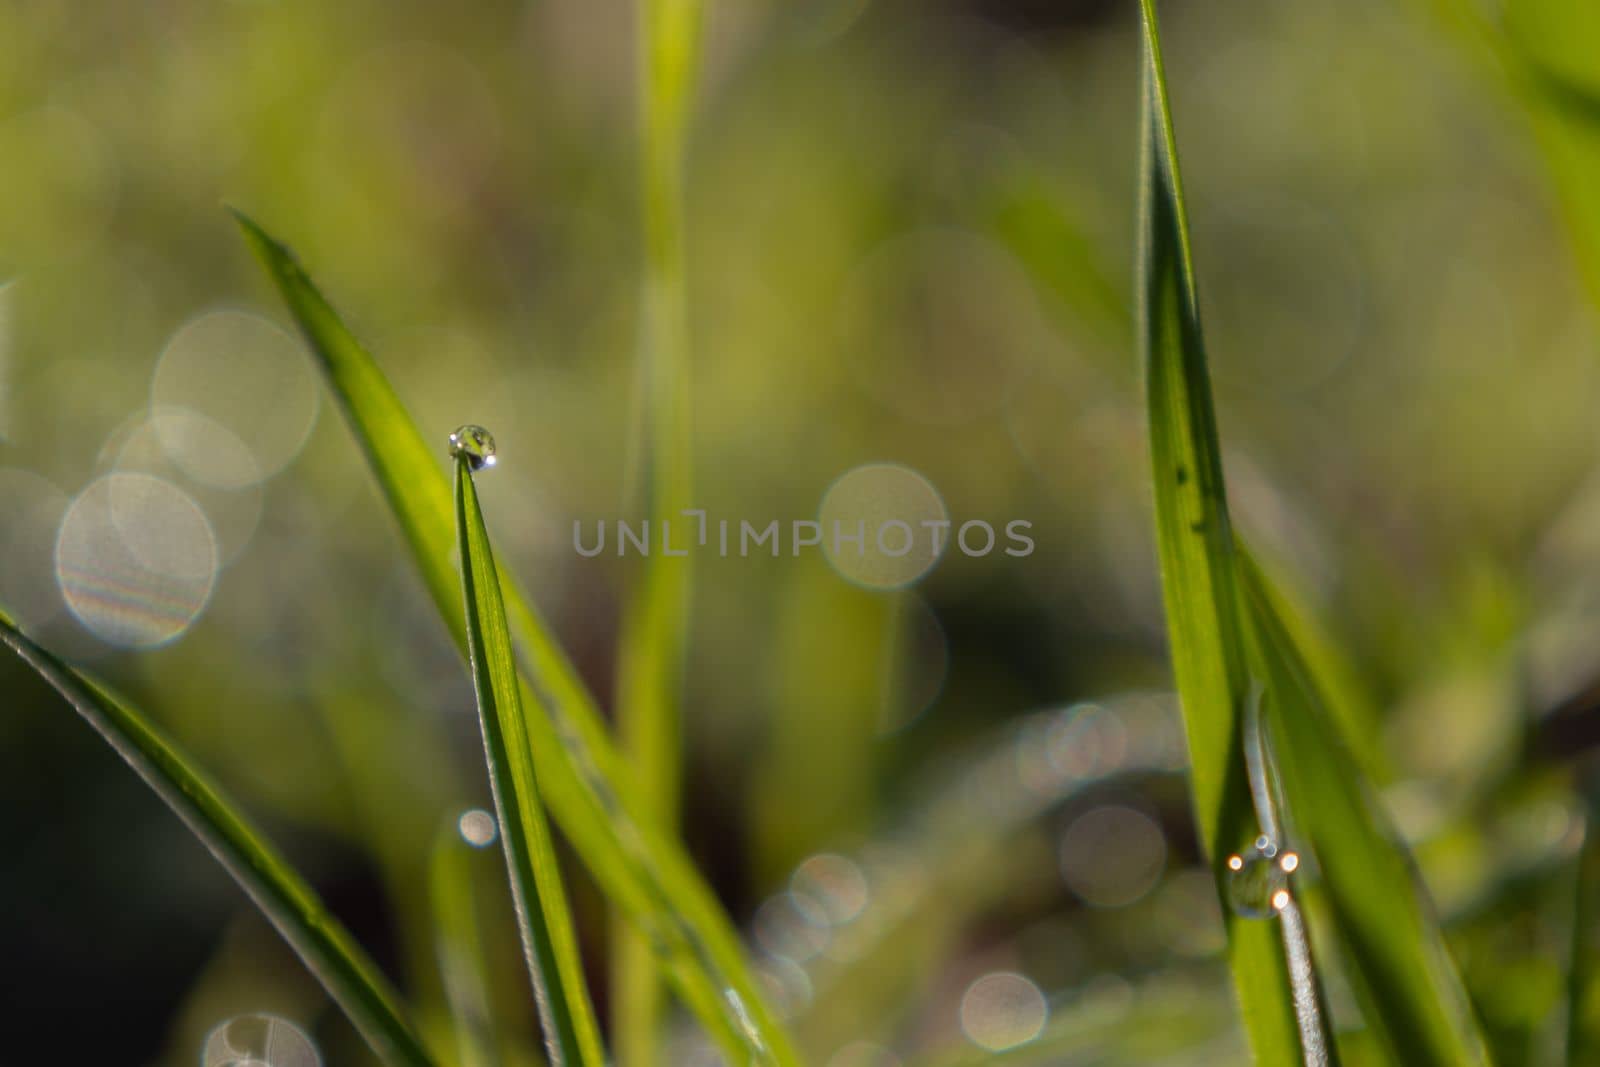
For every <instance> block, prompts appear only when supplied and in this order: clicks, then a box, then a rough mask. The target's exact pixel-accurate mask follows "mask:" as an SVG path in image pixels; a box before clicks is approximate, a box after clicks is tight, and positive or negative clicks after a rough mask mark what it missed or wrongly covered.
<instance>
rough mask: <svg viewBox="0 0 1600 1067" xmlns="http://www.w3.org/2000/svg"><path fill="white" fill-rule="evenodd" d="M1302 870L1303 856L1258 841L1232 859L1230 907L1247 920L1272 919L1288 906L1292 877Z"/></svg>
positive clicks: (1265, 840) (1230, 858)
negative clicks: (1290, 876)
mask: <svg viewBox="0 0 1600 1067" xmlns="http://www.w3.org/2000/svg"><path fill="white" fill-rule="evenodd" d="M1299 867H1300V857H1299V855H1297V854H1296V853H1294V852H1284V853H1281V854H1280V853H1279V851H1278V848H1277V846H1276V845H1274V844H1273V843H1272V842H1271V841H1269V840H1268V839H1267V838H1265V837H1261V838H1257V839H1256V843H1255V846H1254V847H1253V848H1251V849H1250V851H1249V852H1248V853H1245V854H1243V855H1241V854H1239V853H1234V854H1233V855H1231V856H1229V857H1228V905H1229V906H1230V907H1231V908H1233V910H1234V913H1235V914H1236V915H1242V916H1244V917H1245V918H1246V919H1267V918H1271V917H1272V916H1274V915H1276V914H1277V913H1278V912H1280V911H1282V910H1283V907H1284V905H1285V904H1287V903H1288V901H1289V875H1290V873H1291V872H1293V871H1295V870H1297V869H1299Z"/></svg>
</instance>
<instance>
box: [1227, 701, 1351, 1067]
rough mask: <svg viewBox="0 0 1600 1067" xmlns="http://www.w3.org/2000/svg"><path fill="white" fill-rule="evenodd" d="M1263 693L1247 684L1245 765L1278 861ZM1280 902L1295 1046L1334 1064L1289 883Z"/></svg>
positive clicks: (1278, 798)
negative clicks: (1295, 1026) (1296, 1038)
mask: <svg viewBox="0 0 1600 1067" xmlns="http://www.w3.org/2000/svg"><path fill="white" fill-rule="evenodd" d="M1263 696H1264V693H1263V692H1262V689H1261V686H1260V684H1259V683H1256V684H1253V685H1252V686H1251V692H1250V702H1249V704H1248V705H1247V707H1246V712H1245V722H1244V752H1245V765H1246V767H1247V769H1248V770H1249V772H1250V794H1251V796H1252V797H1254V799H1255V808H1256V822H1257V823H1258V824H1259V825H1260V827H1261V836H1262V837H1263V838H1265V839H1266V841H1267V843H1268V847H1269V849H1270V854H1269V859H1271V861H1272V862H1273V863H1275V864H1278V865H1280V866H1281V865H1282V864H1283V863H1284V862H1285V860H1286V859H1287V857H1288V856H1289V855H1291V854H1292V851H1291V850H1290V848H1289V842H1288V827H1290V826H1292V825H1293V820H1292V819H1290V818H1289V817H1288V814H1287V804H1286V803H1285V802H1284V794H1283V780H1282V777H1281V775H1280V773H1279V770H1278V759H1277V754H1276V752H1274V750H1273V747H1272V740H1271V737H1270V735H1269V731H1268V729H1267V724H1266V723H1265V722H1264V721H1263V719H1262V714H1261V703H1262V697H1263ZM1281 895H1282V899H1281V900H1276V899H1275V900H1273V901H1271V902H1270V903H1271V905H1272V907H1273V908H1274V910H1276V912H1277V920H1278V930H1279V932H1280V933H1281V934H1282V937H1283V955H1284V959H1285V960H1286V961H1287V962H1288V965H1289V985H1290V987H1291V989H1292V991H1293V997H1294V1014H1295V1019H1296V1021H1297V1022H1298V1024H1299V1026H1300V1049H1301V1052H1302V1054H1303V1055H1304V1057H1305V1064H1306V1067H1337V1065H1338V1063H1339V1049H1338V1046H1337V1045H1336V1044H1335V1043H1334V1040H1333V1034H1332V1032H1331V1031H1330V1030H1329V1029H1328V1022H1327V1020H1328V1012H1327V1008H1326V1004H1327V999H1326V998H1325V997H1324V996H1323V992H1322V982H1321V980H1320V979H1319V978H1318V975H1317V965H1316V957H1315V956H1314V955H1313V953H1312V951H1311V937H1310V934H1309V933H1307V930H1306V922H1305V918H1304V916H1302V915H1301V912H1300V904H1299V902H1298V900H1296V897H1295V891H1294V887H1293V886H1292V885H1286V886H1285V888H1284V889H1283V891H1282V894H1281Z"/></svg>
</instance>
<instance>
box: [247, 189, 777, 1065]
mask: <svg viewBox="0 0 1600 1067" xmlns="http://www.w3.org/2000/svg"><path fill="white" fill-rule="evenodd" d="M235 215H236V217H237V218H238V220H239V224H240V226H241V227H242V229H243V230H244V233H245V237H246V239H247V240H248V241H249V243H250V245H251V247H252V248H253V250H254V251H255V253H256V255H257V257H258V258H259V259H260V260H261V263H262V265H263V266H264V267H265V268H266V271H267V273H268V275H269V276H270V277H271V279H272V280H273V282H274V284H275V285H276V286H277V288H278V290H279V292H280V293H281V294H282V296H283V298H284V300H285V302H286V303H287V304H288V306H289V309H290V311H291V312H292V314H293V315H294V318H295V320H296V322H297V323H298V324H299V326H300V329H301V331H302V333H303V334H304V335H305V337H306V339H307V341H308V342H309V344H310V347H311V350H312V352H313V353H314V354H315V355H316V357H317V358H318V360H319V362H320V363H321V365H322V367H323V370H324V372H325V374H326V375H327V378H328V381H329V384H330V385H331V386H332V389H333V392H334V395H335V397H336V398H337V399H338V401H339V403H340V405H341V407H342V409H343V411H344V413H345V416H346V419H347V421H348V422H349V424H350V427H351V429H352V430H353V431H354V433H355V436H356V438H357V440H358V441H360V443H361V447H362V450H363V451H364V453H365V454H366V457H367V460H368V463H369V464H370V466H371V468H372V471H373V473H374V475H375V476H376V477H377V480H378V483H379V486H380V488H381V489H382V491H383V494H384V497H385V499H386V500H387V501H388V503H389V506H390V508H391V510H392V511H393V512H394V514H395V517H396V520H397V521H398V522H399V524H400V528H401V531H402V533H403V534H404V536H405V539H406V543H407V545H408V547H409V548H410V549H411V554H412V557H413V559H415V561H416V563H417V567H418V569H419V570H420V572H421V574H422V577H423V580H424V584H425V585H426V586H427V588H428V591H429V593H430V595H431V596H432V597H433V600H434V604H435V606H436V607H437V608H438V609H439V613H440V616H441V618H443V619H444V620H445V624H446V625H447V626H448V627H449V628H450V631H451V634H452V636H453V637H454V638H455V640H456V642H457V644H458V646H459V647H460V648H461V649H462V650H463V652H465V650H466V647H467V645H466V641H467V638H466V629H465V624H464V620H463V619H462V614H461V611H460V604H459V596H460V589H459V585H458V581H457V575H456V573H455V565H454V563H453V562H452V556H451V548H452V544H453V541H454V526H455V519H454V507H453V505H452V503H451V496H450V488H449V483H448V481H447V480H446V478H445V476H444V473H443V471H442V470H441V469H440V467H439V464H438V460H437V458H436V455H437V453H436V451H435V449H430V448H429V446H428V445H427V444H425V443H424V441H423V437H422V435H421V433H420V432H419V431H418V430H417V427H416V425H415V423H414V422H412V420H411V417H410V415H409V414H408V413H407V412H406V410H405V408H404V406H403V405H402V404H401V403H400V400H399V398H398V397H397V396H396V395H395V392H394V389H393V388H392V387H391V386H390V384H389V382H388V380H387V378H385V377H384V375H383V372H382V371H381V370H379V369H378V367H377V364H376V363H374V362H373V360H372V357H371V356H370V355H368V354H367V352H366V350H365V349H364V348H362V346H361V345H360V343H359V342H357V341H356V339H355V338H354V337H353V336H352V335H351V334H350V331H349V330H348V329H347V328H346V327H345V325H344V323H343V322H342V321H341V320H340V319H339V316H338V314H337V313H336V312H335V311H334V310H333V308H332V307H331V306H330V305H329V304H328V302H327V301H326V300H325V299H324V298H323V297H322V294H321V293H320V292H318V291H317V289H316V287H315V286H314V285H312V283H311V280H310V279H309V278H308V277H307V276H306V273H305V271H304V270H303V269H302V268H301V267H300V265H299V264H298V263H297V262H296V261H295V259H294V257H293V255H292V254H291V253H290V252H289V250H288V249H287V248H285V247H284V246H283V245H281V244H280V243H278V242H277V241H275V240H273V239H272V238H271V237H269V236H268V235H267V234H266V233H265V231H263V230H262V229H261V228H260V227H258V226H257V225H256V224H255V223H254V222H252V221H250V220H249V219H248V218H246V217H245V216H243V215H240V214H238V213H237V212H236V213H235ZM502 592H503V594H504V598H505V605H504V606H505V612H506V618H507V622H508V624H509V626H510V631H511V635H512V639H513V641H514V642H515V645H516V650H517V652H518V653H519V663H520V666H521V679H522V685H523V688H522V693H521V698H522V703H523V707H524V709H525V711H526V712H527V717H526V725H527V730H528V738H529V742H530V744H531V746H532V750H533V751H532V761H533V764H534V767H535V770H536V772H537V773H538V775H539V782H540V788H541V790H542V793H543V796H544V799H545V801H546V803H548V804H549V806H550V811H551V814H552V815H553V816H554V817H555V820H556V822H557V823H558V824H559V826H560V827H561V829H562V831H563V832H564V833H565V834H566V836H567V838H568V840H569V841H571V842H572V845H573V847H574V848H575V849H576V850H577V851H578V853H579V855H580V856H581V857H582V858H583V861H584V863H585V865H586V866H587V867H588V868H589V870H590V871H591V872H592V873H593V875H594V877H595V879H596V881H597V882H598V883H599V884H600V886H601V887H602V889H603V890H604V892H605V893H606V894H607V896H608V897H609V898H610V899H611V901H612V903H614V904H615V905H617V906H618V907H620V908H622V909H624V910H625V911H626V912H627V913H628V914H629V915H630V916H631V918H632V919H633V922H634V924H635V925H637V926H638V927H640V928H641V929H642V930H645V931H647V932H648V935H649V938H650V942H651V945H652V947H653V948H654V949H655V951H656V953H657V958H658V960H659V961H660V962H661V964H662V965H663V966H665V967H666V968H667V969H668V974H669V977H670V979H671V981H672V983H673V987H674V989H675V990H676V992H677V993H678V995H679V997H680V998H682V1000H683V1002H684V1003H685V1005H687V1006H688V1007H689V1009H690V1011H692V1012H693V1013H694V1014H695V1015H696V1016H697V1017H698V1018H699V1020H700V1022H701V1023H702V1025H704V1026H705V1027H706V1028H707V1030H708V1031H709V1032H710V1033H711V1034H712V1036H713V1037H714V1038H716V1040H717V1041H718V1043H719V1044H720V1045H721V1046H722V1047H723V1049H724V1050H725V1051H727V1052H728V1053H729V1054H730V1056H731V1057H732V1059H733V1060H734V1061H735V1062H740V1063H745V1062H755V1063H762V1064H765V1063H773V1064H779V1065H786V1064H793V1063H796V1062H798V1061H797V1059H796V1055H795V1052H794V1050H793V1048H792V1046H791V1043H790V1040H789V1037H788V1035H787V1034H786V1033H785V1032H784V1031H783V1029H782V1028H781V1027H780V1026H779V1025H778V1024H777V1021H776V1019H775V1017H774V1016H773V1014H772V1011H771V1009H770V1008H769V1007H768V1006H767V1004H766V1000H765V997H764V996H763V995H762V993H761V991H760V989H759V987H758V986H757V984H756V982H755V980H754V977H753V975H752V974H751V972H750V968H749V966H748V964H747V962H746V960H745V957H744V950H743V946H742V945H741V943H740V941H739V938H738V936H737V934H736V933H735V932H734V930H733V928H732V926H731V925H730V924H729V922H728V918H727V916H726V914H724V913H723V911H722V909H721V907H720V906H719V905H718V903H717V901H716V898H715V897H714V896H713V895H712V893H711V891H710V889H709V888H708V887H707V886H706V884H705V882H704V881H703V880H702V879H701V878H700V876H699V873H698V872H697V871H696V870H695V869H694V866H693V864H692V863H691V862H690V861H689V859H688V857H687V856H686V855H685V854H684V852H683V850H682V848H681V847H679V846H678V845H677V844H676V843H675V842H673V841H672V840H671V839H669V838H668V837H666V836H665V835H663V834H662V833H661V832H660V831H659V830H658V829H657V828H656V827H654V826H653V825H652V823H651V820H649V819H648V818H647V817H645V811H646V809H645V807H644V805H643V804H642V802H641V800H640V798H639V797H638V796H637V793H636V789H635V785H634V783H633V782H632V780H631V777H630V774H629V771H628V769H627V767H626V766H625V764H624V763H623V761H622V759H621V757H620V756H619V754H618V752H617V750H616V748H615V747H614V745H613V744H612V742H611V738H610V737H609V735H608V734H607V732H606V728H605V726H604V723H603V721H602V720H601V717H600V713H599V711H598V710H597V709H596V707H595V704H594V701H593V699H592V698H591V697H590V695H589V693H588V692H587V690H586V689H585V688H584V686H583V684H582V682H581V681H580V680H579V678H578V675H577V672H576V671H575V670H574V669H573V667H572V664H571V663H570V661H569V660H568V659H567V657H566V655H565V654H564V653H563V652H562V651H561V648H560V646H559V645H557V643H556V642H555V640H554V638H552V637H551V636H550V632H549V630H548V628H547V627H546V626H545V625H544V623H543V622H542V620H540V619H539V617H538V615H537V614H536V613H535V612H534V610H533V609H532V607H530V606H529V604H528V603H527V601H526V600H524V599H523V598H522V597H521V596H520V595H519V593H518V592H517V590H516V587H515V586H514V585H511V584H509V583H503V585H502Z"/></svg>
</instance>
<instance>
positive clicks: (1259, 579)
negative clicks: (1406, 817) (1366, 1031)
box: [1236, 549, 1489, 1067]
mask: <svg viewBox="0 0 1600 1067" xmlns="http://www.w3.org/2000/svg"><path fill="white" fill-rule="evenodd" d="M1236 558H1237V560H1238V572H1239V575H1240V585H1241V589H1242V592H1243V600H1244V605H1245V610H1246V612H1247V615H1248V618H1249V623H1250V626H1251V630H1252V636H1253V638H1254V641H1255V644H1256V648H1257V655H1256V656H1255V667H1256V668H1257V670H1259V672H1260V675H1261V678H1262V679H1263V681H1264V682H1265V684H1266V688H1267V693H1268V697H1267V703H1266V707H1267V712H1266V721H1267V723H1268V724H1269V726H1270V734H1271V736H1272V737H1273V738H1275V739H1278V741H1279V743H1278V745H1277V746H1276V747H1275V749H1274V752H1275V755H1276V757H1277V758H1278V759H1279V760H1280V761H1281V765H1282V769H1283V776H1282V788H1283V791H1284V794H1285V796H1286V798H1287V799H1288V803H1289V810H1290V812H1291V813H1292V814H1293V816H1294V819H1295V827H1296V830H1297V831H1298V832H1299V833H1300V834H1303V835H1304V836H1305V838H1306V840H1307V842H1308V843H1309V845H1310V847H1311V848H1312V849H1313V850H1314V851H1315V853H1316V856H1317V861H1318V863H1319V865H1320V868H1321V872H1322V884H1323V891H1324V896H1325V897H1326V899H1327V901H1328V906H1329V910H1330V913H1331V916H1332V919H1333V929H1334V931H1335V933H1336V934H1337V936H1338V938H1339V940H1340V942H1341V943H1342V944H1343V946H1344V948H1345V952H1344V956H1345V958H1346V960H1347V961H1348V964H1349V967H1348V969H1349V970H1350V972H1351V980H1352V982H1351V984H1352V985H1353V986H1354V987H1355V990H1356V993H1357V995H1358V997H1359V999H1360V1001H1361V1005H1362V1008H1363V1013H1364V1015H1365V1016H1366V1019H1367V1022H1368V1024H1369V1025H1370V1026H1371V1027H1372V1029H1373V1030H1374V1031H1375V1032H1376V1033H1377V1034H1378V1035H1379V1036H1380V1037H1381V1038H1382V1039H1383V1041H1384V1042H1385V1043H1386V1045H1387V1046H1388V1049H1389V1052H1390V1054H1391V1056H1392V1057H1393V1059H1394V1062H1397V1063H1404V1064H1408V1065H1410V1064H1417V1065H1428V1064H1437V1065H1439V1067H1445V1065H1462V1064H1486V1063H1488V1062H1489V1053H1488V1048H1487V1046H1486V1044H1485V1042H1484V1040H1483V1038H1482V1036H1481V1034H1480V1033H1479V1032H1478V1029H1477V1025H1476V1023H1475V1021H1474V1019H1473V1015H1472V1008H1471V1004H1470V1001H1469V1000H1468V997H1467V993H1466V989H1465V987H1464V986H1463V985H1462V983H1461V979H1460V977H1459V976H1458V975H1457V973H1456V970H1455V966H1454V964H1453V963H1452V962H1451V960H1450V956H1449V951H1448V949H1447V947H1446V945H1445V941H1444V935H1443V933H1442V932H1441V931H1440V929H1439V927H1438V924H1437V921H1436V920H1435V918H1434V915H1433V908H1432V904H1431V902H1430V901H1429V900H1428V898H1427V894H1426V891H1425V890H1424V889H1423V887H1422V885H1421V881H1420V879H1419V878H1418V877H1417V874H1416V871H1415V870H1414V869H1413V867H1412V864H1411V860H1410V856H1409V854H1408V853H1407V852H1406V849H1405V847H1404V845H1402V844H1401V843H1400V841H1399V839H1398V837H1397V836H1396V835H1395V834H1393V833H1392V832H1391V831H1390V830H1389V829H1388V828H1387V826H1386V825H1385V820H1384V818H1383V816H1382V814H1381V811H1380V809H1379V808H1378V806H1377V805H1376V804H1375V803H1373V802H1372V801H1371V799H1370V797H1369V792H1368V787H1367V785H1366V780H1365V776H1364V775H1363V774H1362V773H1361V769H1360V767H1359V766H1358V765H1357V763H1356V761H1355V759H1354V758H1353V757H1352V756H1351V755H1350V754H1349V751H1348V750H1347V749H1346V747H1345V745H1344V741H1343V738H1342V737H1341V736H1340V735H1339V731H1338V729H1337V728H1336V726H1335V720H1334V719H1333V717H1332V716H1331V715H1330V714H1329V712H1328V711H1327V704H1326V700H1325V699H1324V698H1323V696H1322V694H1321V693H1320V692H1319V691H1318V688H1317V685H1316V682H1315V680H1314V676H1313V675H1312V672H1311V669H1310V667H1309V666H1308V665H1307V662H1306V658H1305V657H1304V656H1303V655H1302V654H1301V653H1300V651H1299V649H1298V648H1296V646H1295V644H1294V642H1293V639H1292V637H1291V635H1290V631H1289V629H1288V627H1287V626H1286V625H1285V624H1284V622H1283V620H1282V619H1281V618H1280V617H1279V616H1278V614H1277V603H1278V600H1277V598H1276V597H1275V596H1274V595H1273V594H1272V592H1271V591H1270V589H1269V587H1268V584H1267V579H1266V576H1265V575H1264V573H1263V572H1262V571H1261V569H1260V567H1258V566H1257V565H1256V563H1255V561H1254V560H1253V559H1251V557H1250V555H1249V554H1248V553H1247V552H1245V551H1243V550H1242V549H1241V550H1240V551H1239V553H1238V555H1237V557H1236Z"/></svg>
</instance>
